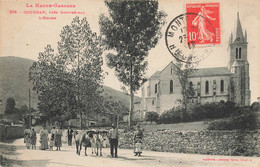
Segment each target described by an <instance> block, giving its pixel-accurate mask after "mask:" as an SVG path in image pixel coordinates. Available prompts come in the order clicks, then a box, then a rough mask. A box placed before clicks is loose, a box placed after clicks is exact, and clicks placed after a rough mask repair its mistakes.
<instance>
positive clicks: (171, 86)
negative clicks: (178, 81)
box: [170, 80, 173, 93]
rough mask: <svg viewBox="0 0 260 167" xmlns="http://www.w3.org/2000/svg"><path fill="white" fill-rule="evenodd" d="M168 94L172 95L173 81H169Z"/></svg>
mask: <svg viewBox="0 0 260 167" xmlns="http://www.w3.org/2000/svg"><path fill="white" fill-rule="evenodd" d="M170 93H173V81H172V80H170Z"/></svg>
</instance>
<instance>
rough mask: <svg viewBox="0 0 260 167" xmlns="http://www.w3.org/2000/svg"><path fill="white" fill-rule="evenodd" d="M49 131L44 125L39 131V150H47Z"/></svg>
mask: <svg viewBox="0 0 260 167" xmlns="http://www.w3.org/2000/svg"><path fill="white" fill-rule="evenodd" d="M48 135H49V133H48V130H47V129H46V127H45V126H43V128H42V129H41V131H40V143H41V147H40V149H41V150H47V149H48V140H49V137H48Z"/></svg>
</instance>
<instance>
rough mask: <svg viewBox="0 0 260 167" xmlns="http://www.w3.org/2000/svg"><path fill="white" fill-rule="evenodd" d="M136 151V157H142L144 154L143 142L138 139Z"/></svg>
mask: <svg viewBox="0 0 260 167" xmlns="http://www.w3.org/2000/svg"><path fill="white" fill-rule="evenodd" d="M135 142H136V143H135V150H134V153H135V155H136V156H137V155H138V157H140V156H141V153H142V140H141V139H136V140H135Z"/></svg>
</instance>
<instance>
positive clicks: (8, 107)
mask: <svg viewBox="0 0 260 167" xmlns="http://www.w3.org/2000/svg"><path fill="white" fill-rule="evenodd" d="M13 113H15V100H14V98H13V97H9V98H8V99H6V103H5V114H13Z"/></svg>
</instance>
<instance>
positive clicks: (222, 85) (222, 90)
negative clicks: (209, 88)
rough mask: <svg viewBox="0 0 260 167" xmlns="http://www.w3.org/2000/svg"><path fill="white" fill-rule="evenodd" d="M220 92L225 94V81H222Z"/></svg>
mask: <svg viewBox="0 0 260 167" xmlns="http://www.w3.org/2000/svg"><path fill="white" fill-rule="evenodd" d="M220 91H221V92H224V80H221V81H220Z"/></svg>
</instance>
